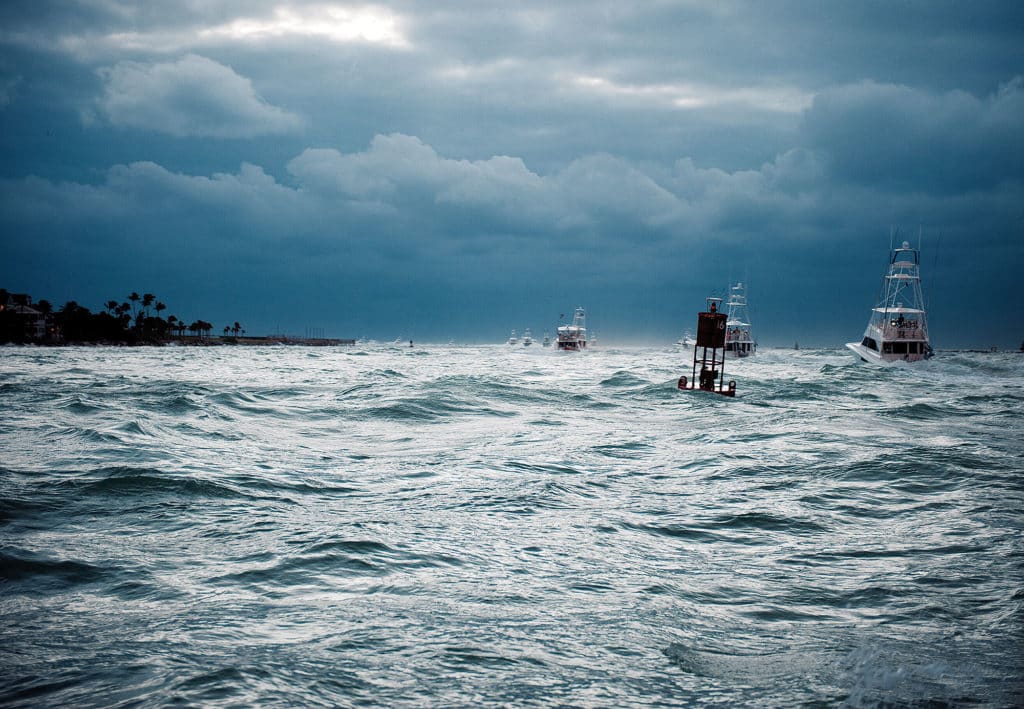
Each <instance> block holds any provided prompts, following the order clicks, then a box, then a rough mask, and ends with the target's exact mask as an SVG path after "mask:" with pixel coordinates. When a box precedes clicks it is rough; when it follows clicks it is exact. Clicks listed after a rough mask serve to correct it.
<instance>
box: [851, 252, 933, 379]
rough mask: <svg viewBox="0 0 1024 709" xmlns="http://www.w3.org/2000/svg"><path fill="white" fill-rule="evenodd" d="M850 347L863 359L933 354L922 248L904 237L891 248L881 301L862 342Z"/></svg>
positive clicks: (879, 360)
mask: <svg viewBox="0 0 1024 709" xmlns="http://www.w3.org/2000/svg"><path fill="white" fill-rule="evenodd" d="M846 346H847V348H849V350H850V351H851V352H853V353H854V354H855V355H856V356H857V357H858V358H859V359H860V360H861V361H863V362H871V363H873V364H883V363H885V362H918V361H920V360H922V359H928V358H929V357H931V356H932V354H934V353H933V351H932V345H931V340H930V339H929V337H928V318H927V312H926V310H925V305H924V296H923V295H922V293H921V249H920V248H917V249H915V248H912V247H911V246H910V243H909V242H906V241H904V242H903V244H902V246H900V247H899V248H897V249H891V250H890V253H889V264H888V266H887V267H886V270H885V276H884V277H883V278H882V288H881V291H880V293H879V296H878V302H877V304H876V305H875V307H874V308H872V310H871V317H870V318H869V319H868V326H867V328H866V329H865V330H864V337H863V339H861V341H860V342H847V343H846Z"/></svg>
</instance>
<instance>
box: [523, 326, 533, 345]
mask: <svg viewBox="0 0 1024 709" xmlns="http://www.w3.org/2000/svg"><path fill="white" fill-rule="evenodd" d="M532 344H533V333H531V332H530V328H526V332H524V333H523V347H529V346H530V345H532Z"/></svg>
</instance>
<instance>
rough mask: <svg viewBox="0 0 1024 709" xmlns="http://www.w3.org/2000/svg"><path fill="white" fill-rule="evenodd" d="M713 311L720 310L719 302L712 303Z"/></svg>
mask: <svg viewBox="0 0 1024 709" xmlns="http://www.w3.org/2000/svg"><path fill="white" fill-rule="evenodd" d="M711 312H713V313H717V312H718V304H717V303H712V304H711Z"/></svg>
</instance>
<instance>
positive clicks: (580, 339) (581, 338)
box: [558, 308, 587, 351]
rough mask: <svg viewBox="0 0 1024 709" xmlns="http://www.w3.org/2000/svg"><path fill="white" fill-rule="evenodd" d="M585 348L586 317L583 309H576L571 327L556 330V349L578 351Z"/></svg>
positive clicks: (565, 326)
mask: <svg viewBox="0 0 1024 709" xmlns="http://www.w3.org/2000/svg"><path fill="white" fill-rule="evenodd" d="M586 347H587V316H586V314H585V313H584V312H583V308H576V312H575V313H574V314H573V317H572V324H571V325H561V326H559V328H558V349H560V350H571V351H579V350H584V349H586Z"/></svg>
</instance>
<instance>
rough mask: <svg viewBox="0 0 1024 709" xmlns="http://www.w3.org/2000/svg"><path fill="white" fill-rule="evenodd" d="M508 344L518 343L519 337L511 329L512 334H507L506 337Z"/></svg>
mask: <svg viewBox="0 0 1024 709" xmlns="http://www.w3.org/2000/svg"><path fill="white" fill-rule="evenodd" d="M508 344H510V345H518V344H519V338H518V337H516V331H515V330H513V331H512V334H511V335H509V337H508Z"/></svg>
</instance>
